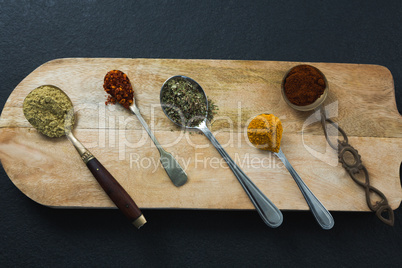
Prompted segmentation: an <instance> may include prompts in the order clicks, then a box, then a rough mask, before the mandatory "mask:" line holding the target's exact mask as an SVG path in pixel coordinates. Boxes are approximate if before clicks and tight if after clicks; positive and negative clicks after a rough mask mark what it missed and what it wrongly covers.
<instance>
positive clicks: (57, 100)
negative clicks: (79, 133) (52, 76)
mask: <svg viewBox="0 0 402 268" xmlns="http://www.w3.org/2000/svg"><path fill="white" fill-rule="evenodd" d="M23 112H24V115H25V117H26V119H27V120H28V121H29V123H31V125H32V126H34V127H35V128H36V129H37V130H38V131H39V132H40V133H42V134H44V135H46V136H48V137H51V138H58V137H61V136H64V135H65V134H66V131H68V130H71V128H72V126H73V125H74V108H73V104H72V103H71V100H70V98H69V97H68V96H67V95H66V94H65V93H64V92H63V91H62V90H61V89H59V88H58V87H55V86H51V85H45V86H40V87H37V88H36V89H34V90H32V91H31V92H30V93H29V94H28V95H27V96H26V98H25V100H24V104H23Z"/></svg>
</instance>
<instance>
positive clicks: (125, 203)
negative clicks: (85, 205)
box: [87, 158, 146, 228]
mask: <svg viewBox="0 0 402 268" xmlns="http://www.w3.org/2000/svg"><path fill="white" fill-rule="evenodd" d="M87 167H88V168H89V170H90V171H91V173H92V174H93V175H94V177H95V178H96V180H97V181H98V183H99V184H100V185H101V186H102V188H103V190H104V191H105V192H106V193H107V195H108V196H109V197H110V199H112V201H113V202H114V203H115V205H116V206H117V207H118V208H119V209H120V211H121V212H123V214H124V215H126V217H127V218H128V219H129V220H130V221H131V222H132V223H133V224H134V225H135V226H136V227H137V228H140V227H141V226H142V225H144V224H145V223H146V220H145V218H144V216H143V215H142V212H141V210H140V209H139V208H138V206H137V204H136V203H135V202H134V200H133V199H132V198H131V197H130V195H129V194H128V193H127V192H126V191H125V190H124V188H123V187H122V186H121V185H120V184H119V183H118V182H117V180H116V179H115V178H114V177H113V176H112V175H111V174H110V173H109V171H107V169H106V168H105V167H104V166H103V165H102V164H101V163H100V162H99V161H98V160H97V159H96V158H92V159H91V160H89V161H88V162H87Z"/></svg>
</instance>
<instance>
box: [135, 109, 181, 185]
mask: <svg viewBox="0 0 402 268" xmlns="http://www.w3.org/2000/svg"><path fill="white" fill-rule="evenodd" d="M130 110H131V111H132V112H133V113H134V114H135V115H136V116H137V118H138V120H139V121H140V122H141V124H142V126H143V127H144V129H145V130H146V131H147V133H148V135H149V137H150V138H151V140H152V141H153V142H154V144H155V146H156V148H158V150H159V153H160V155H161V158H160V161H161V164H162V166H163V168H164V169H165V171H166V173H167V174H168V176H169V178H170V180H171V181H172V182H173V184H174V185H175V186H176V187H179V186H182V185H183V184H185V183H186V182H187V174H186V172H185V171H184V170H183V168H182V167H181V166H180V164H179V162H177V160H176V159H175V158H174V157H173V155H172V154H171V153H169V152H166V151H165V149H163V147H162V145H160V143H159V142H158V140H157V139H156V137H155V135H154V133H153V132H152V131H151V129H150V128H149V127H148V124H147V123H146V122H145V120H144V118H143V117H142V115H141V113H140V110H139V109H138V107H137V106H136V105H135V103H133V104H132V105H131V106H130Z"/></svg>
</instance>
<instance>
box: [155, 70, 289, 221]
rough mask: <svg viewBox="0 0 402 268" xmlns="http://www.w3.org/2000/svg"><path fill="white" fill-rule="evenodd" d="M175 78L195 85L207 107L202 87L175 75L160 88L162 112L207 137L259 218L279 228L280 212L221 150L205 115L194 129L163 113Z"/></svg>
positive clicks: (187, 78) (191, 80) (281, 218)
mask: <svg viewBox="0 0 402 268" xmlns="http://www.w3.org/2000/svg"><path fill="white" fill-rule="evenodd" d="M175 78H182V79H185V80H187V81H190V82H191V83H193V84H194V85H196V87H197V88H198V90H199V92H200V93H202V94H203V96H204V99H205V102H206V105H207V107H208V100H207V96H206V94H205V92H204V90H203V89H202V87H201V86H200V85H199V84H198V83H197V82H196V81H194V80H193V79H191V78H189V77H186V76H181V75H177V76H173V77H171V78H169V79H168V80H166V81H165V83H164V84H163V86H162V89H161V94H160V100H161V104H162V110H163V112H164V113H165V114H166V116H167V117H168V118H169V119H170V120H171V121H172V122H173V123H175V124H176V125H178V126H180V127H183V128H190V129H191V128H193V129H198V130H201V131H202V132H203V133H204V134H205V136H207V138H208V139H209V140H210V141H211V143H212V144H213V145H214V146H215V148H216V149H217V150H218V152H219V153H220V154H221V156H222V157H223V159H225V161H226V163H227V164H228V165H229V167H230V169H231V170H232V172H233V173H234V175H235V176H236V178H237V180H238V181H239V182H240V184H241V186H242V187H243V189H244V190H245V192H246V194H247V195H248V197H249V198H250V200H251V202H252V203H253V205H254V206H255V208H256V210H257V211H258V213H259V214H260V216H261V218H262V220H263V221H264V222H265V224H267V225H268V226H270V227H273V228H275V227H278V226H280V225H281V224H282V221H283V216H282V213H281V211H280V210H279V209H278V208H277V207H276V206H275V205H274V204H273V203H272V202H271V201H270V200H269V199H268V198H267V197H266V196H265V195H264V194H263V193H262V192H261V191H260V189H258V187H257V186H256V185H255V184H254V183H253V182H252V181H251V180H250V179H249V178H248V177H247V175H246V174H244V172H243V171H242V170H241V169H240V167H239V166H237V164H236V163H235V162H234V161H233V160H232V158H231V157H230V156H229V155H228V154H227V152H226V151H225V150H224V149H223V148H222V146H221V145H220V143H219V142H218V141H217V140H216V138H215V137H214V135H213V134H212V132H211V131H210V130H209V128H208V127H207V123H206V121H207V114H205V118H204V120H203V121H202V122H201V123H200V124H199V125H198V126H196V127H188V126H185V125H180V124H177V123H176V122H174V121H173V120H172V119H171V118H170V117H169V115H168V114H167V112H166V111H165V108H166V107H165V105H163V103H162V96H163V90H164V88H165V84H167V83H168V81H169V80H171V79H175ZM207 110H208V109H207ZM182 112H183V113H185V112H186V111H182Z"/></svg>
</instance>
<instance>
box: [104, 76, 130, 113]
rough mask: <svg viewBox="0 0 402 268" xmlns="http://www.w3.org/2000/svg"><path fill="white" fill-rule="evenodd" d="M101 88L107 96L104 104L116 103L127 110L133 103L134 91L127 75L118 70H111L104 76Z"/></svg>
mask: <svg viewBox="0 0 402 268" xmlns="http://www.w3.org/2000/svg"><path fill="white" fill-rule="evenodd" d="M103 88H104V89H105V91H106V92H107V93H108V94H109V96H108V97H107V100H106V102H105V104H106V105H107V104H115V103H116V102H118V103H120V104H121V105H123V106H124V107H125V108H127V109H129V107H130V105H131V104H132V103H133V98H134V91H133V87H132V86H131V83H130V80H129V79H128V77H127V75H126V74H125V73H123V72H122V71H119V70H112V71H110V72H108V73H107V74H106V76H105V80H104V83H103Z"/></svg>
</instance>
